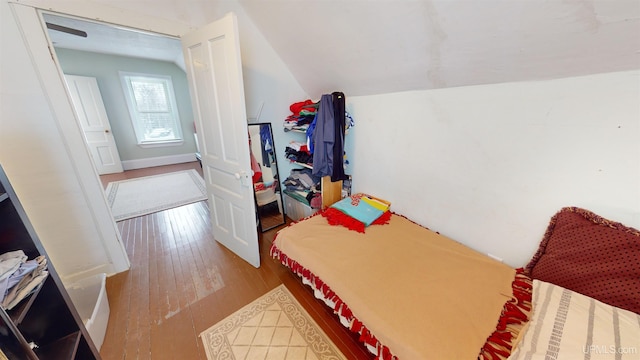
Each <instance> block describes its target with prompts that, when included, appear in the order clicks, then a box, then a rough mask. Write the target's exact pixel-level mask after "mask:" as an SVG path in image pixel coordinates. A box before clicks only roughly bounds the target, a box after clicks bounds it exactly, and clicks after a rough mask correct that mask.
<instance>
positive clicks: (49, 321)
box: [0, 166, 100, 360]
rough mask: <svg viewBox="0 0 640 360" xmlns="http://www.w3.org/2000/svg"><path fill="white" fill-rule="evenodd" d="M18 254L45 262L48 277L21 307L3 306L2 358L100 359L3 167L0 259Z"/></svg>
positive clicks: (0, 177)
mask: <svg viewBox="0 0 640 360" xmlns="http://www.w3.org/2000/svg"><path fill="white" fill-rule="evenodd" d="M18 250H22V252H24V255H26V258H27V259H28V260H32V259H35V258H37V257H39V256H42V257H43V258H44V259H46V261H47V262H46V271H47V272H48V275H47V276H46V277H44V281H43V282H41V283H39V285H38V286H35V287H34V289H35V290H34V291H33V292H31V294H30V295H28V296H26V297H25V298H23V299H22V300H21V301H19V302H18V303H17V305H15V306H4V305H3V306H0V350H1V351H2V353H0V359H2V355H3V354H4V355H5V356H6V358H8V359H29V360H31V359H56V360H66V359H78V360H80V359H83V360H84V359H89V360H91V359H100V354H99V352H98V351H97V349H96V347H95V346H94V344H93V342H92V341H91V339H90V338H89V334H88V332H87V330H86V329H85V327H84V325H83V323H82V320H81V319H80V316H79V315H78V313H77V311H76V309H75V307H74V305H73V303H72V302H71V299H70V298H69V295H68V294H67V292H66V290H65V288H64V286H63V284H62V281H61V280H60V278H59V276H58V274H57V273H56V271H55V269H54V267H53V264H51V262H50V261H49V257H48V256H47V254H46V252H45V250H44V247H43V246H42V243H41V242H40V240H39V239H38V236H37V234H36V233H35V230H34V228H33V226H32V225H31V223H30V222H29V219H28V218H27V215H26V213H25V211H24V208H23V207H22V205H21V203H20V201H19V200H18V198H17V196H16V194H15V192H14V190H13V188H12V186H11V184H10V182H9V179H8V178H7V176H6V174H5V172H4V170H3V169H2V167H1V166H0V254H6V253H9V252H13V251H18ZM5 264H6V263H5ZM9 272H11V271H9ZM9 272H6V271H5V272H4V273H5V274H7V273H9ZM3 298H4V295H3ZM9 307H11V308H10V309H9Z"/></svg>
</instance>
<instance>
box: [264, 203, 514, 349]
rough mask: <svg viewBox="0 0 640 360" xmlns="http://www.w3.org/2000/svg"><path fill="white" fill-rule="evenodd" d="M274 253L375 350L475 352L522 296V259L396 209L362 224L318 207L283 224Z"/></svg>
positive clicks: (273, 246)
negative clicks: (496, 254)
mask: <svg viewBox="0 0 640 360" xmlns="http://www.w3.org/2000/svg"><path fill="white" fill-rule="evenodd" d="M271 253H272V255H273V256H274V257H276V258H277V259H279V260H280V261H281V262H282V263H283V264H285V265H287V266H288V267H290V268H291V269H292V270H293V271H294V272H296V273H297V274H299V275H300V276H301V277H302V278H303V280H304V281H305V282H307V283H308V284H309V285H310V286H312V287H313V288H314V289H315V290H316V292H317V293H318V295H320V296H319V297H322V298H323V299H324V300H325V302H327V304H328V305H330V306H332V307H333V308H334V310H335V311H336V313H337V314H338V315H340V316H341V319H342V321H343V323H344V325H346V326H348V327H349V328H351V330H352V331H357V332H359V333H361V334H362V335H361V340H362V341H363V342H365V344H368V346H369V347H370V350H372V351H373V352H374V353H375V354H376V355H377V357H378V358H385V359H386V358H400V359H476V358H478V356H479V354H481V353H482V352H483V349H489V348H490V349H494V350H495V347H496V345H495V344H494V345H493V347H492V346H490V345H489V348H487V344H488V342H487V340H488V338H489V337H491V336H492V334H493V335H496V334H497V333H496V331H497V330H496V328H497V327H499V322H500V321H502V322H504V320H505V319H504V315H505V312H506V311H505V310H506V309H507V308H508V307H509V306H508V305H509V304H511V305H510V306H511V307H517V306H515V305H514V304H517V303H518V300H517V299H516V298H515V297H516V296H515V295H516V294H514V289H516V287H514V284H515V283H516V279H517V277H518V276H517V273H516V270H515V269H513V268H511V267H509V266H507V265H505V264H503V263H500V262H498V261H496V260H494V259H491V258H489V257H488V256H486V255H484V254H481V253H479V252H476V251H475V250H472V249H470V248H469V247H467V246H464V245H463V244H460V243H458V242H456V241H454V240H452V239H450V238H447V237H446V236H443V235H441V234H438V233H436V232H433V231H430V230H429V229H427V228H424V227H422V226H419V225H417V224H415V223H414V222H412V221H410V220H409V219H407V218H405V217H402V216H399V215H396V214H394V215H392V216H391V219H390V221H389V223H388V224H385V225H372V226H369V227H367V229H366V231H365V233H358V232H355V231H351V230H348V229H347V228H344V227H342V226H330V225H328V224H327V221H326V219H325V218H323V217H322V216H313V217H311V218H308V219H305V220H303V221H301V222H299V223H296V224H294V225H291V226H289V227H287V228H285V229H283V230H281V231H280V232H279V233H278V234H277V235H276V238H275V239H274V242H273V245H272V249H271ZM524 308H525V310H526V308H527V306H526V305H525V306H524ZM516 317H518V315H516ZM525 320H526V316H525ZM516 322H517V321H516ZM503 325H504V324H503ZM504 327H505V326H503V330H505V329H504ZM509 327H511V326H509ZM509 330H510V331H511V330H513V329H509ZM498 337H499V336H498ZM508 337H509V338H510V337H511V336H510V335H509V336H508ZM507 346H509V347H510V345H509V344H507Z"/></svg>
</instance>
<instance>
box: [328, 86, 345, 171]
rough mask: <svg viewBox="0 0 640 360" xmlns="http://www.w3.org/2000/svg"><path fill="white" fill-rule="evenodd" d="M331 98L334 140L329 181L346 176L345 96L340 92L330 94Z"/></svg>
mask: <svg viewBox="0 0 640 360" xmlns="http://www.w3.org/2000/svg"><path fill="white" fill-rule="evenodd" d="M331 96H332V99H333V113H334V141H333V165H332V167H331V181H339V180H346V179H348V177H347V176H346V175H345V173H344V131H345V126H346V119H345V96H344V94H343V93H342V92H338V91H336V92H334V93H332V94H331Z"/></svg>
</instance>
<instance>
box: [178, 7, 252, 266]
mask: <svg viewBox="0 0 640 360" xmlns="http://www.w3.org/2000/svg"><path fill="white" fill-rule="evenodd" d="M182 49H183V52H184V57H185V64H186V69H187V78H188V80H189V89H190V92H191V101H192V104H193V113H194V117H195V123H196V130H197V133H198V142H199V147H200V153H201V155H202V167H203V170H204V178H205V181H206V183H207V193H208V195H209V208H210V211H211V222H212V226H213V235H214V237H215V239H216V240H217V241H218V242H220V243H221V244H223V245H224V246H226V247H227V248H229V249H230V250H231V251H233V252H234V253H236V254H237V255H238V256H240V257H241V258H243V259H244V260H246V261H247V262H248V263H250V264H251V265H253V266H255V267H259V266H260V253H259V249H258V233H257V230H256V212H255V204H254V199H253V184H252V182H251V163H250V160H249V136H248V127H247V116H246V109H245V103H244V86H243V83H242V63H241V59H240V43H239V39H238V24H237V19H236V16H235V14H233V13H229V14H227V15H226V16H225V17H223V18H222V19H220V20H218V21H216V22H214V23H211V24H209V25H207V26H205V27H203V28H201V29H199V30H197V31H195V32H192V33H189V34H186V35H184V36H183V37H182Z"/></svg>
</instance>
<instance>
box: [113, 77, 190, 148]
mask: <svg viewBox="0 0 640 360" xmlns="http://www.w3.org/2000/svg"><path fill="white" fill-rule="evenodd" d="M119 75H120V82H121V84H122V88H123V91H124V97H125V100H126V102H127V109H128V111H129V118H130V121H131V125H132V126H133V131H134V134H135V137H136V142H137V145H138V146H140V147H158V146H176V145H182V144H183V143H184V137H183V134H182V122H181V121H180V113H179V112H178V107H177V100H176V96H175V92H174V90H173V80H172V78H171V76H169V75H158V74H145V73H139V72H128V71H119ZM135 78H143V79H144V78H148V79H151V80H153V81H154V82H161V83H163V84H164V87H165V89H166V92H167V93H166V96H167V97H168V99H167V101H168V104H169V107H170V109H171V110H172V111H170V112H168V113H169V114H170V116H171V120H172V125H173V133H174V138H173V139H164V140H151V139H148V138H147V137H146V136H145V132H144V127H143V126H142V124H141V121H142V120H141V119H140V117H139V114H143V113H145V112H143V111H139V109H138V108H137V106H136V104H135V100H134V99H135V94H134V90H133V87H132V86H131V80H132V79H135Z"/></svg>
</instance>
